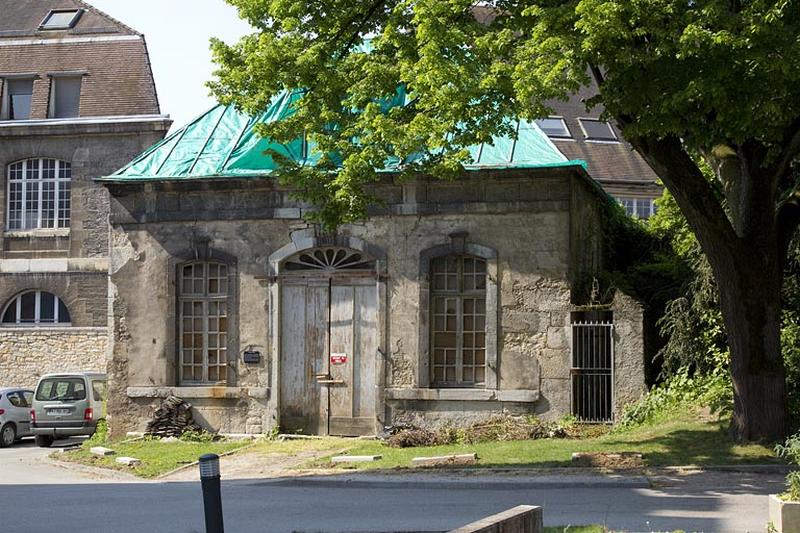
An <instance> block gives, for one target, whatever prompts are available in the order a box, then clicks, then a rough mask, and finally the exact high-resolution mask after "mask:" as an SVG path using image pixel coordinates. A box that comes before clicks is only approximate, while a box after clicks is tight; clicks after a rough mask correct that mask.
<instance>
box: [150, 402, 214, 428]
mask: <svg viewBox="0 0 800 533" xmlns="http://www.w3.org/2000/svg"><path fill="white" fill-rule="evenodd" d="M187 431H191V432H195V433H201V432H203V428H202V427H201V426H200V425H199V424H197V423H196V422H195V421H194V418H193V417H192V404H190V403H189V402H187V401H185V400H182V399H181V398H178V397H177V396H169V397H168V398H167V399H166V400H164V401H163V402H161V406H160V407H159V408H158V409H156V411H155V413H153V418H152V419H151V420H150V421H149V422H148V423H147V431H146V432H145V435H147V436H152V437H159V438H164V437H177V438H180V436H181V435H183V434H184V432H187Z"/></svg>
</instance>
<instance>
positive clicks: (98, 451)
mask: <svg viewBox="0 0 800 533" xmlns="http://www.w3.org/2000/svg"><path fill="white" fill-rule="evenodd" d="M89 453H93V454H94V455H99V456H101V457H102V456H106V455H114V454H115V453H117V452H115V451H114V450H112V449H111V448H104V447H102V446H93V447H92V448H89Z"/></svg>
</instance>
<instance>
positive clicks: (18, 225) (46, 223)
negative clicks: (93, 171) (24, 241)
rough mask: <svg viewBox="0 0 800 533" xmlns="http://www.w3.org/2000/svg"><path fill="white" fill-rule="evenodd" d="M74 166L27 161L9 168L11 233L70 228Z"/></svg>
mask: <svg viewBox="0 0 800 533" xmlns="http://www.w3.org/2000/svg"><path fill="white" fill-rule="evenodd" d="M71 180H72V165H71V164H70V163H68V162H66V161H59V160H58V159H26V160H24V161H17V162H16V163H12V164H10V165H8V200H7V205H6V208H7V209H6V212H7V213H8V220H7V226H6V227H7V228H8V229H9V230H32V229H44V228H51V229H58V228H69V218H70V208H71Z"/></svg>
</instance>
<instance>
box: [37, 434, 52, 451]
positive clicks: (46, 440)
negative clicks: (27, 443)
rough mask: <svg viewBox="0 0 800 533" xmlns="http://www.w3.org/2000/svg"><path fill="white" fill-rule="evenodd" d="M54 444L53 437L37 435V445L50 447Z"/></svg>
mask: <svg viewBox="0 0 800 533" xmlns="http://www.w3.org/2000/svg"><path fill="white" fill-rule="evenodd" d="M51 444H53V437H50V436H48V435H36V445H37V446H38V447H39V448H49V447H50V445H51Z"/></svg>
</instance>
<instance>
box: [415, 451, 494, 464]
mask: <svg viewBox="0 0 800 533" xmlns="http://www.w3.org/2000/svg"><path fill="white" fill-rule="evenodd" d="M477 462H478V454H477V453H462V454H457V455H439V456H434V457H414V458H413V459H411V466H428V467H429V466H462V465H474V464H476V463H477Z"/></svg>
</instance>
